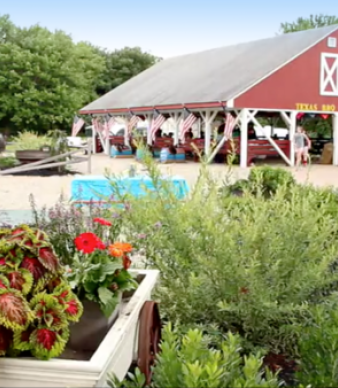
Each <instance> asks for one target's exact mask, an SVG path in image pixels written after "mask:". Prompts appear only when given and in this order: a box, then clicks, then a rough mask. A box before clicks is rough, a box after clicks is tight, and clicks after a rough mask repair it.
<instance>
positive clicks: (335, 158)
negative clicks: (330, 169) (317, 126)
mask: <svg viewBox="0 0 338 388" xmlns="http://www.w3.org/2000/svg"><path fill="white" fill-rule="evenodd" d="M332 127H333V128H332V129H333V155H332V164H333V165H334V166H338V114H337V113H334V114H333V115H332Z"/></svg>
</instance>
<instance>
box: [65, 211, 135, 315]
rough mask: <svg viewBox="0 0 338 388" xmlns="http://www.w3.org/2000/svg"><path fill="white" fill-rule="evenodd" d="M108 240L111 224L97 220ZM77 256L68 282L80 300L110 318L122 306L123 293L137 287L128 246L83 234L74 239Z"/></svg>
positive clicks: (92, 234) (70, 269)
mask: <svg viewBox="0 0 338 388" xmlns="http://www.w3.org/2000/svg"><path fill="white" fill-rule="evenodd" d="M94 222H96V223H97V224H99V225H100V227H101V229H102V233H101V235H103V236H104V237H105V234H108V233H105V231H107V232H108V230H109V228H110V227H111V226H112V224H111V223H110V222H109V221H107V220H104V219H102V218H96V219H94ZM74 242H75V246H76V249H77V254H75V256H74V259H73V262H72V266H71V267H69V271H68V272H67V278H68V280H69V282H70V284H71V287H72V288H73V289H74V291H75V292H76V294H77V295H78V297H79V298H80V300H85V299H86V300H89V301H94V302H97V303H99V304H100V307H101V310H102V312H103V313H104V314H105V315H106V316H107V317H110V316H111V314H112V313H113V311H114V310H115V308H116V306H117V304H118V303H119V295H121V292H122V291H129V290H132V289H134V288H135V287H136V286H137V283H136V281H134V280H133V278H132V276H131V274H130V272H128V269H129V267H130V265H131V260H130V257H129V255H130V252H131V251H132V246H131V245H130V244H128V243H120V242H114V243H112V242H109V241H105V242H103V240H102V239H101V238H100V237H99V236H97V235H96V234H95V233H92V232H86V233H82V234H80V235H79V236H77V237H76V238H75V241H74Z"/></svg>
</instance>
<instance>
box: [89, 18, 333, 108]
mask: <svg viewBox="0 0 338 388" xmlns="http://www.w3.org/2000/svg"><path fill="white" fill-rule="evenodd" d="M337 29H338V25H332V26H329V27H323V28H317V29H312V30H306V31H301V32H294V33H289V34H282V35H278V36H275V37H273V38H268V39H262V40H257V41H253V42H249V43H241V44H236V45H232V46H227V47H221V48H215V49H210V50H207V51H202V52H198V53H193V54H187V55H183V56H179V57H174V58H169V59H165V60H163V61H160V62H159V63H157V64H155V65H154V66H152V67H151V68H149V69H147V70H145V71H144V72H142V73H140V74H139V75H137V76H135V77H133V78H132V79H130V80H129V81H127V82H125V83H124V84H122V85H120V86H118V87H117V88H115V89H113V90H112V91H110V92H109V93H107V94H105V95H104V96H102V97H100V98H98V99H97V100H96V101H94V102H92V103H90V104H88V105H87V106H85V107H84V108H82V109H81V112H83V113H95V111H102V110H114V109H117V110H118V109H131V108H141V107H160V106H170V105H178V104H188V103H210V102H219V101H224V102H226V101H228V100H230V99H232V98H235V97H237V96H238V95H240V94H242V93H243V92H245V91H247V90H248V89H250V88H251V87H252V86H254V85H255V84H256V83H257V82H259V81H260V80H262V79H263V78H265V77H266V76H268V75H269V74H272V73H273V72H275V71H277V70H278V69H279V68H281V67H282V66H284V65H286V64H287V63H288V62H290V61H291V60H293V59H294V58H296V57H297V56H299V55H300V54H301V53H302V52H304V51H306V50H308V49H309V48H311V47H312V46H314V45H315V44H316V43H319V42H320V41H321V40H322V39H324V38H325V37H326V36H329V35H330V34H331V33H332V32H333V31H335V30H337ZM304 71H306V69H304ZM280 92H281V93H284V92H285V91H280Z"/></svg>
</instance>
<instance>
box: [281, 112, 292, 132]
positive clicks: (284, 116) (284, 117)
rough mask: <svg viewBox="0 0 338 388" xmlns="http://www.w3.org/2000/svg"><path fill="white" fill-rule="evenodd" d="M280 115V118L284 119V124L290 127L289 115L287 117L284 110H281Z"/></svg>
mask: <svg viewBox="0 0 338 388" xmlns="http://www.w3.org/2000/svg"><path fill="white" fill-rule="evenodd" d="M280 117H281V118H282V120H283V121H284V123H285V125H286V126H287V127H288V128H290V125H291V116H290V117H289V116H288V114H287V113H286V112H285V111H283V110H282V111H281V112H280Z"/></svg>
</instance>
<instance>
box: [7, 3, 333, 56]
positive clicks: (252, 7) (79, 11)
mask: <svg viewBox="0 0 338 388" xmlns="http://www.w3.org/2000/svg"><path fill="white" fill-rule="evenodd" d="M320 13H322V14H329V15H335V16H338V1H337V0H325V1H320V0H317V1H314V0H307V1H306V0H274V1H269V0H251V1H250V0H246V1H242V0H234V1H227V0H207V1H205V0H203V1H202V0H194V1H193V0H181V1H179V0H170V1H156V0H139V1H137V0H0V14H9V15H10V17H11V19H12V21H13V22H14V23H15V24H17V25H19V26H25V27H28V26H30V25H33V24H39V25H41V26H44V27H47V28H48V29H50V30H55V29H58V30H64V31H66V32H67V33H68V34H70V35H71V36H72V37H73V39H74V40H75V41H89V42H91V43H93V44H95V45H98V46H100V47H102V48H107V49H108V50H114V49H120V48H123V47H125V46H129V47H134V46H139V47H141V48H142V50H144V51H148V52H150V53H152V54H154V55H157V56H160V57H163V58H167V57H172V56H177V55H183V54H187V53H190V52H196V51H202V50H206V49H210V48H214V47H220V46H227V45H230V44H236V43H240V42H246V41H251V40H256V39H262V38H268V37H271V36H274V35H276V34H277V33H278V31H279V28H280V24H281V23H282V22H292V21H294V20H296V19H297V18H298V17H307V16H309V15H311V14H314V15H315V14H320Z"/></svg>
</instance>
